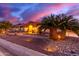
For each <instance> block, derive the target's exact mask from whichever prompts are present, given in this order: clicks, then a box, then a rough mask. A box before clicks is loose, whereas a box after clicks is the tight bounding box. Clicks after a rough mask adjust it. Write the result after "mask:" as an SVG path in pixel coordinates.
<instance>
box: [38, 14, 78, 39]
mask: <svg viewBox="0 0 79 59" xmlns="http://www.w3.org/2000/svg"><path fill="white" fill-rule="evenodd" d="M39 29H40V32H42V31H41V30H42V29H44V31H45V30H46V29H49V30H50V38H51V39H55V40H60V39H64V38H65V36H66V30H72V31H74V32H75V33H76V34H77V35H79V23H78V21H77V20H76V19H74V18H73V17H72V15H65V14H59V15H51V16H47V17H44V18H43V20H42V21H41V25H40V27H39Z"/></svg>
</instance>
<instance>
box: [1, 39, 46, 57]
mask: <svg viewBox="0 0 79 59" xmlns="http://www.w3.org/2000/svg"><path fill="white" fill-rule="evenodd" d="M0 46H1V47H3V48H5V49H7V50H8V51H9V52H11V53H13V54H14V55H18V56H46V54H43V53H40V52H38V51H35V50H32V49H29V48H26V47H23V46H21V45H18V44H15V43H12V42H9V41H6V40H4V39H0Z"/></svg>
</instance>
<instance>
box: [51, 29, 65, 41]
mask: <svg viewBox="0 0 79 59" xmlns="http://www.w3.org/2000/svg"><path fill="white" fill-rule="evenodd" d="M65 34H66V32H65V31H61V32H58V31H57V28H50V39H53V40H63V39H64V38H65Z"/></svg>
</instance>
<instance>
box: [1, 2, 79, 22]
mask: <svg viewBox="0 0 79 59" xmlns="http://www.w3.org/2000/svg"><path fill="white" fill-rule="evenodd" d="M61 13H65V14H68V15H73V16H74V17H75V18H79V4H77V3H76V4H69V3H51V4H50V3H42V4H40V3H25V4H24V3H23V4H22V3H13V4H12V3H9V4H5V3H4V4H0V21H2V20H9V21H10V22H12V23H20V22H21V23H23V22H28V21H40V20H41V19H42V18H43V17H44V16H47V15H50V14H61Z"/></svg>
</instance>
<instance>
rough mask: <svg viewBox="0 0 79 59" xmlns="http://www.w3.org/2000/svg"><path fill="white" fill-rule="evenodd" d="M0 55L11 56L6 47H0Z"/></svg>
mask: <svg viewBox="0 0 79 59" xmlns="http://www.w3.org/2000/svg"><path fill="white" fill-rule="evenodd" d="M0 56H12V54H11V53H10V52H9V51H7V50H6V49H4V48H2V47H0Z"/></svg>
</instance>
